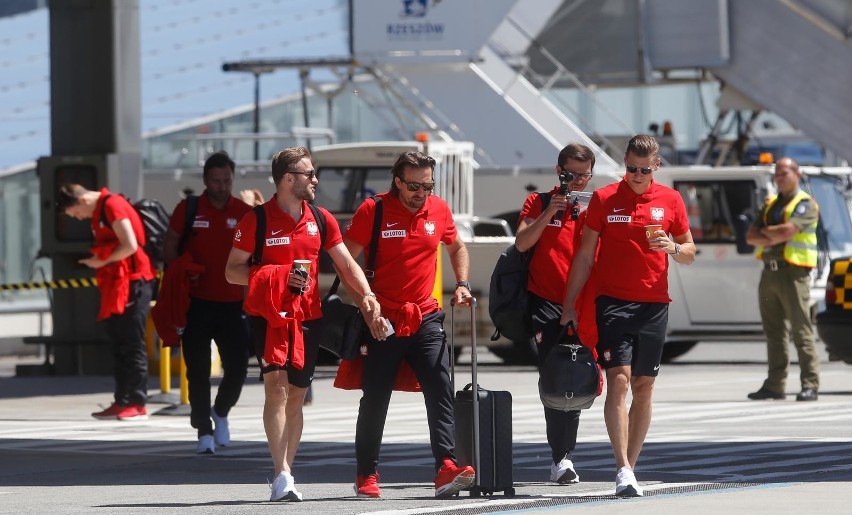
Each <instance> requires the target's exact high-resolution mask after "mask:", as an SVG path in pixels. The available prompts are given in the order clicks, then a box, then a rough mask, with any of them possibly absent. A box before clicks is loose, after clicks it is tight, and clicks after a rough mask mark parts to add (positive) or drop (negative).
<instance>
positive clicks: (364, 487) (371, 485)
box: [355, 472, 382, 499]
mask: <svg viewBox="0 0 852 515" xmlns="http://www.w3.org/2000/svg"><path fill="white" fill-rule="evenodd" d="M355 494H356V495H357V496H358V497H367V498H370V499H378V498H379V497H381V496H382V491H381V490H380V489H379V473H378V472H373V473H372V474H370V475H367V476H357V477H356V478H355Z"/></svg>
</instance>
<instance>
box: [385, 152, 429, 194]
mask: <svg viewBox="0 0 852 515" xmlns="http://www.w3.org/2000/svg"><path fill="white" fill-rule="evenodd" d="M406 168H431V169H432V171H433V172H434V171H435V159H434V158H432V157H430V156H427V155H426V154H424V153H423V152H420V151H418V150H409V151H408V152H403V153H402V154H400V155H399V157H397V158H396V162H395V163H394V164H393V168H391V175H392V176H393V177H399V178H400V179H401V180H402V176H403V174H404V173H405V169H406ZM390 192H391V194H393V195H399V188H397V187H396V181H394V180H393V178H391V185H390Z"/></svg>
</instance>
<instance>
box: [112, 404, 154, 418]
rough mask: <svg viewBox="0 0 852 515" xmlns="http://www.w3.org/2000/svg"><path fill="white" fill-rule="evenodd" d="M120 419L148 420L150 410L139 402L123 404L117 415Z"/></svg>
mask: <svg viewBox="0 0 852 515" xmlns="http://www.w3.org/2000/svg"><path fill="white" fill-rule="evenodd" d="M115 418H117V419H118V420H123V421H127V420H148V410H146V409H145V406H140V405H139V404H128V405H127V406H121V411H119V412H118V414H117V415H116V416H115Z"/></svg>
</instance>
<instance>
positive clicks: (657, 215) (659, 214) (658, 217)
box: [651, 207, 666, 222]
mask: <svg viewBox="0 0 852 515" xmlns="http://www.w3.org/2000/svg"><path fill="white" fill-rule="evenodd" d="M665 212H666V211H665V210H664V209H663V208H661V207H652V208H651V220H654V221H655V222H660V221H662V220H663V216H664V215H665Z"/></svg>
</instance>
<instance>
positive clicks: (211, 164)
mask: <svg viewBox="0 0 852 515" xmlns="http://www.w3.org/2000/svg"><path fill="white" fill-rule="evenodd" d="M226 166H227V167H228V168H230V169H231V173H234V168H235V166H234V160H233V159H231V158H230V156H228V153H227V152H225V151H224V150H220V151H218V152H216V153H214V154H212V155H211V156H210V157H208V158H207V161H204V175H203V177H204V178H205V179H206V178H207V172H208V171H209V170H210V169H211V168H225V167H226Z"/></svg>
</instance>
